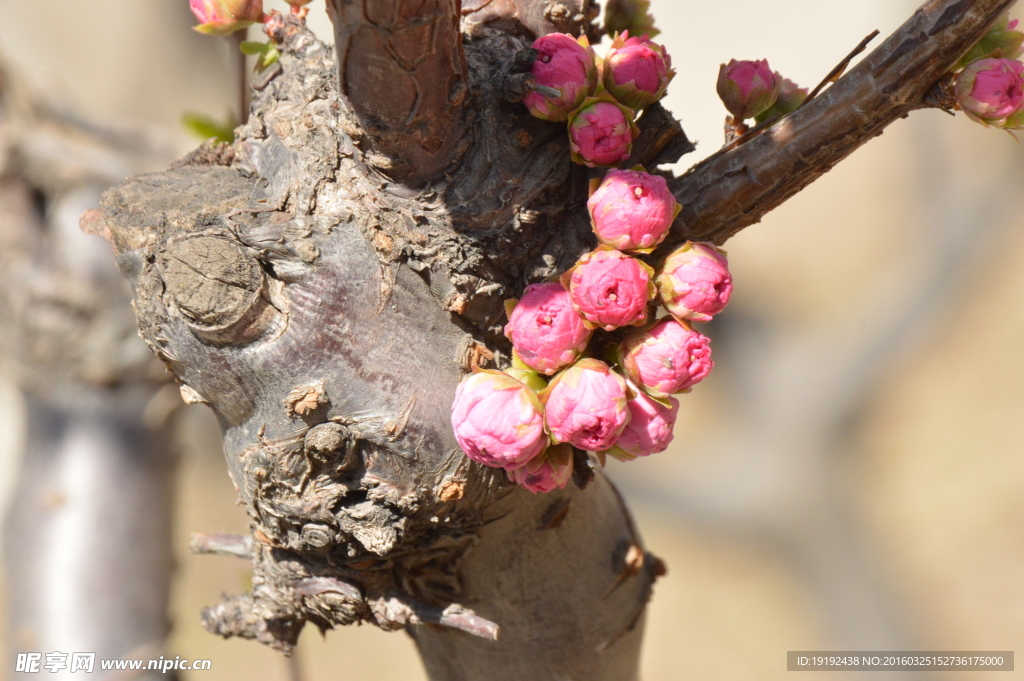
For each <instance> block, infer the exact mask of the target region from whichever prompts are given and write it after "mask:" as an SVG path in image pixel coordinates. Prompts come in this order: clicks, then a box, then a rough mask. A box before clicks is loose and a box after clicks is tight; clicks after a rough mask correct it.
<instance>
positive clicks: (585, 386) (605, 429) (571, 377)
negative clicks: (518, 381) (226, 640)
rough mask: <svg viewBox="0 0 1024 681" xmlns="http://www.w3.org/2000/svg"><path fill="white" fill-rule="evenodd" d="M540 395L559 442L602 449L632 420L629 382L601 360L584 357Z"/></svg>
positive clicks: (607, 446)
mask: <svg viewBox="0 0 1024 681" xmlns="http://www.w3.org/2000/svg"><path fill="white" fill-rule="evenodd" d="M540 398H541V402H543V403H544V419H545V423H546V424H547V427H548V432H549V433H550V434H551V439H552V440H553V441H554V442H556V443H561V442H568V443H569V444H571V445H573V446H576V447H579V448H580V449H585V450H587V451H591V452H599V451H603V450H605V449H608V448H609V447H611V446H612V445H614V444H615V440H616V439H617V438H618V437H619V434H620V433H622V429H623V428H625V427H626V424H627V423H628V422H629V408H628V407H627V406H626V382H625V381H624V380H623V378H622V377H621V376H619V375H618V374H616V373H615V372H614V371H612V370H611V369H610V368H609V367H608V365H607V364H605V363H604V362H602V361H600V360H596V359H581V360H579V361H578V362H576V363H575V364H573V365H572V366H570V367H568V368H566V369H564V370H562V371H561V372H560V373H558V374H556V375H555V377H554V378H553V379H552V380H551V383H550V384H548V387H547V389H546V390H545V391H544V392H542V393H541V394H540Z"/></svg>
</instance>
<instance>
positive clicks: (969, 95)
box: [953, 14, 1024, 134]
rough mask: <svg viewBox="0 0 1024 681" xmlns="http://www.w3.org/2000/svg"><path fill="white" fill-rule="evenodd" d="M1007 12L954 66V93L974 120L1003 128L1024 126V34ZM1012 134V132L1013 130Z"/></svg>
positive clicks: (961, 106)
mask: <svg viewBox="0 0 1024 681" xmlns="http://www.w3.org/2000/svg"><path fill="white" fill-rule="evenodd" d="M1016 28H1017V21H1016V20H1014V21H1010V17H1009V15H1006V14H1004V15H1003V16H1002V17H1000V19H999V21H997V22H996V23H995V25H994V26H992V28H991V29H989V32H988V33H987V34H986V35H985V37H984V38H982V39H981V40H980V41H979V42H978V43H977V44H976V45H975V46H974V47H972V48H971V49H970V50H968V52H967V54H965V55H964V56H963V57H962V58H961V59H960V61H959V62H958V63H957V65H956V67H954V71H955V72H956V79H955V81H954V85H953V96H954V97H955V98H956V102H957V106H959V107H960V110H961V111H963V112H964V113H965V114H967V117H968V118H970V119H971V120H973V121H976V122H978V123H981V124H982V125H985V126H991V127H995V128H1002V129H1003V130H1021V129H1024V63H1021V62H1020V61H1019V60H1018V57H1020V56H1021V54H1022V53H1024V49H1022V47H1021V45H1022V43H1024V33H1022V32H1020V31H1018V30H1016ZM1011 134H1012V133H1011Z"/></svg>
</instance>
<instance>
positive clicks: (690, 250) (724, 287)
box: [655, 241, 732, 322]
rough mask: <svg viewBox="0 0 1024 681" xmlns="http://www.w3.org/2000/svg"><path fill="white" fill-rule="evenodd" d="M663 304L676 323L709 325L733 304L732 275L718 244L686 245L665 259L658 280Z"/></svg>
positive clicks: (656, 280) (659, 293)
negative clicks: (690, 321) (682, 320)
mask: <svg viewBox="0 0 1024 681" xmlns="http://www.w3.org/2000/svg"><path fill="white" fill-rule="evenodd" d="M655 283H656V284H657V286H658V297H659V298H660V299H661V304H662V305H664V306H665V309H666V310H668V311H669V313H671V314H672V316H674V317H675V318H676V319H692V320H693V321H695V322H706V321H709V320H710V319H711V318H712V317H713V316H715V315H716V314H718V313H719V312H721V311H722V310H723V309H724V308H725V306H726V305H727V304H728V303H729V297H730V296H731V295H732V275H730V274H729V263H728V261H727V260H726V259H725V252H724V251H721V250H719V249H718V248H716V247H715V245H714V244H710V243H701V242H698V243H694V242H692V241H687V242H686V243H685V244H683V245H682V246H680V247H679V248H677V249H676V250H674V251H672V253H671V254H670V255H669V256H668V257H667V258H665V264H664V265H663V266H662V268H661V272H660V273H659V274H658V276H657V278H656V279H655Z"/></svg>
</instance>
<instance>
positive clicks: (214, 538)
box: [188, 532, 252, 558]
mask: <svg viewBox="0 0 1024 681" xmlns="http://www.w3.org/2000/svg"><path fill="white" fill-rule="evenodd" d="M188 550H189V551H190V552H191V553H197V554H214V555H218V556H234V557H236V558H248V557H249V556H250V555H251V554H252V537H251V536H243V535H240V534H229V533H227V532H193V533H192V538H191V539H189V542H188Z"/></svg>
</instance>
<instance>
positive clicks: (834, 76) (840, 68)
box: [797, 28, 879, 110]
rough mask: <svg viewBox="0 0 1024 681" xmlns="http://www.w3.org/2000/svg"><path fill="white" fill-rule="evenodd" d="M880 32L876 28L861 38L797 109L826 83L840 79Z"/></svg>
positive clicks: (819, 92) (819, 91) (815, 95)
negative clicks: (855, 58) (854, 59)
mask: <svg viewBox="0 0 1024 681" xmlns="http://www.w3.org/2000/svg"><path fill="white" fill-rule="evenodd" d="M878 33H879V31H878V29H877V28H876V29H875V30H874V31H872V32H871V34H870V35H868V37H866V38H864V40H861V41H860V44H859V45H857V47H855V48H853V52H850V54H848V55H846V57H845V58H844V59H843V60H842V61H841V62H839V63H838V64H836V67H835V68H834V69H832V70H831V71H829V72H828V75H827V76H825V78H824V79H823V80H822V81H821V82H820V83H818V86H817V87H816V88H814V89H813V90H811V94H809V95H807V98H806V99H804V101H803V102H801V103H800V106H798V107H797V110H799V109H800V108H801V107H803V106H804V105H806V104H807V103H808V102H809V101H811V100H812V99H814V98H815V97H817V96H818V95H819V94H821V91H822V90H824V89H825V86H826V85H828V84H829V83H834V82H836V81H837V80H839V79H840V78H841V77H842V75H843V74H844V73H846V69H847V67H848V66H849V65H850V62H851V61H853V58H854V57H856V56H857V55H858V54H860V53H861V52H863V51H864V50H865V49H866V48H867V46H868V43H870V42H871V41H872V40H874V39H875V38H876V37H877V36H878Z"/></svg>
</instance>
